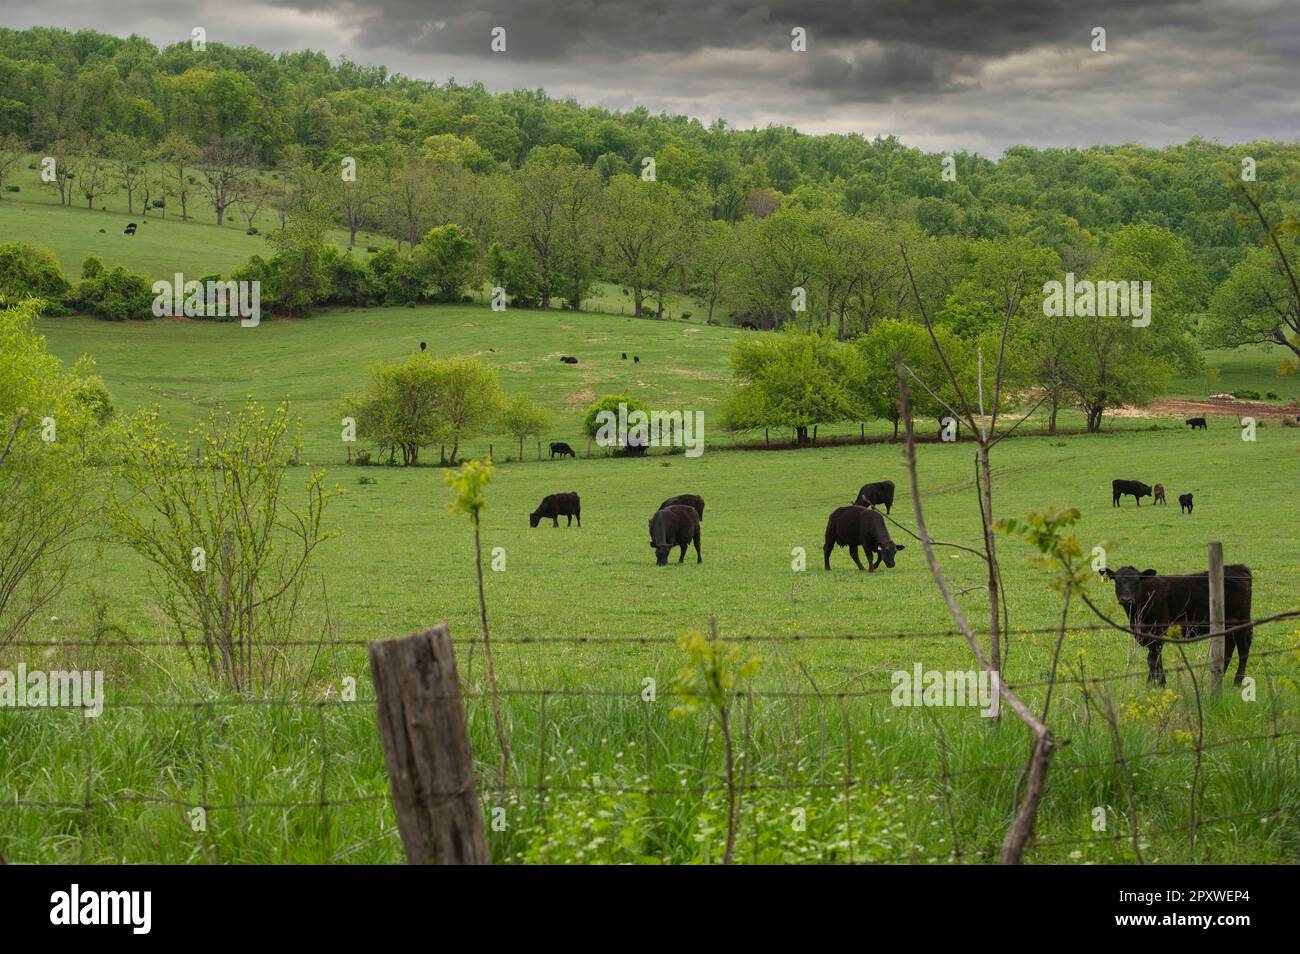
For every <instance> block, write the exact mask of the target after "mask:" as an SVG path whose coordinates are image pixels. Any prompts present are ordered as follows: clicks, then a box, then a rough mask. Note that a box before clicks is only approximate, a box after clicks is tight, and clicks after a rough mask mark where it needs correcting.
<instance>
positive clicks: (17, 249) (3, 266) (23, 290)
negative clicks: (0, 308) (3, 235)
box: [0, 242, 71, 315]
mask: <svg viewBox="0 0 1300 954" xmlns="http://www.w3.org/2000/svg"><path fill="white" fill-rule="evenodd" d="M70 291H71V286H70V285H69V284H68V280H67V279H66V278H64V277H63V272H62V271H60V269H59V263H58V262H57V261H56V260H55V258H54V256H53V255H51V254H50V253H49V252H47V251H45V249H43V248H36V247H35V246H32V245H28V244H26V243H25V242H9V243H7V244H5V245H0V305H14V304H17V303H18V302H20V301H22V300H24V299H26V298H39V299H41V300H42V301H44V302H45V307H44V309H43V310H44V312H45V313H46V314H53V315H57V314H63V313H64V311H65V302H66V299H67V297H68V293H69V292H70Z"/></svg>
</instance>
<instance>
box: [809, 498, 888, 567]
mask: <svg viewBox="0 0 1300 954" xmlns="http://www.w3.org/2000/svg"><path fill="white" fill-rule="evenodd" d="M837 546H841V547H848V548H849V556H851V557H853V562H854V563H856V564H857V565H858V569H859V570H867V571H868V572H871V573H874V572H876V567H878V566H879V565H880V564H881V563H884V564H885V566H887V567H891V568H892V567H893V565H894V554H895V553H896V552H897V551H899V550H902V549H904V547H903V545H902V544H898V545H895V543H894V541H893V540H891V539H890V538H889V531H888V530H886V529H885V518H884V517H882V516H881V515H880V514H879V513H878V512H877V511H875V510H868V509H867V508H866V507H859V506H857V505H856V504H854V505H853V506H851V507H839V508H837V509H835V510H834V511H832V513H831V516H830V519H829V520H827V521H826V542H825V544H824V546H823V547H822V558H823V562H824V563H825V564H826V569H828V570H829V569H830V568H831V551H832V550H834V549H835V548H836V547H837ZM859 547H861V548H862V549H863V550H864V551H865V552H866V554H867V565H866V566H865V567H864V566H863V565H862V561H861V560H859V559H858V548H859Z"/></svg>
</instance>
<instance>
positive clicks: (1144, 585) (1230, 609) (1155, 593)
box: [1101, 563, 1252, 686]
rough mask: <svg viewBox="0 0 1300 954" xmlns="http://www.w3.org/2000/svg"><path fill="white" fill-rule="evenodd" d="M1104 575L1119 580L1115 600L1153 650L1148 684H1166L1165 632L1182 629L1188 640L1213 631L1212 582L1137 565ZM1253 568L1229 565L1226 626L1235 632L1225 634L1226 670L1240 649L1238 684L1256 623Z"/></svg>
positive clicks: (1149, 657)
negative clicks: (1252, 624)
mask: <svg viewBox="0 0 1300 954" xmlns="http://www.w3.org/2000/svg"><path fill="white" fill-rule="evenodd" d="M1101 575H1102V576H1103V577H1104V578H1105V579H1108V580H1113V581H1114V582H1115V599H1116V600H1118V601H1119V604H1120V606H1122V607H1123V608H1124V612H1125V613H1126V614H1127V615H1128V622H1129V628H1130V629H1133V630H1135V631H1136V632H1137V633H1138V634H1139V635H1137V636H1135V637H1134V638H1135V639H1136V640H1137V642H1138V645H1139V646H1142V647H1144V648H1145V649H1146V651H1147V683H1148V684H1150V685H1158V686H1163V685H1164V684H1165V667H1164V661H1163V658H1162V653H1163V651H1164V647H1165V642H1166V640H1165V639H1163V638H1162V637H1164V635H1165V633H1166V632H1168V630H1169V628H1170V627H1171V626H1178V627H1181V629H1182V632H1183V638H1184V639H1193V638H1196V637H1198V636H1204V635H1205V634H1206V633H1208V632H1209V631H1210V580H1209V574H1208V573H1206V572H1201V573H1192V574H1189V575H1187V576H1160V575H1159V574H1158V573H1157V572H1156V571H1155V570H1150V569H1148V570H1143V571H1142V572H1141V573H1139V572H1138V570H1137V568H1136V567H1132V566H1122V567H1120V568H1119V569H1118V570H1114V571H1111V570H1102V571H1101ZM1251 582H1252V580H1251V575H1250V567H1248V566H1245V565H1244V564H1241V563H1233V564H1230V565H1229V566H1225V567H1224V568H1223V617H1224V628H1225V629H1228V630H1232V629H1233V628H1234V627H1237V626H1241V627H1242V628H1241V629H1237V630H1236V631H1235V632H1228V633H1225V635H1224V638H1223V668H1224V670H1225V671H1226V670H1227V668H1228V664H1229V663H1230V662H1231V661H1232V652H1233V650H1234V649H1235V650H1237V675H1236V676H1235V677H1234V679H1233V684H1234V685H1238V686H1240V685H1241V680H1242V679H1243V678H1244V677H1245V675H1246V660H1247V658H1248V657H1249V656H1250V642H1251V636H1252V630H1251V627H1250V626H1249V625H1247V624H1249V623H1250V596H1251Z"/></svg>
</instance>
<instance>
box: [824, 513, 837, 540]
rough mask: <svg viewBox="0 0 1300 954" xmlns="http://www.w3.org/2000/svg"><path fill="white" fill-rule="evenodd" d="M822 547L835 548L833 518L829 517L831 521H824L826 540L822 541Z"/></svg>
mask: <svg viewBox="0 0 1300 954" xmlns="http://www.w3.org/2000/svg"><path fill="white" fill-rule="evenodd" d="M824 545H825V546H826V547H833V546H835V518H834V517H831V519H829V520H827V521H826V540H825V541H824Z"/></svg>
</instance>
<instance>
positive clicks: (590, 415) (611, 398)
mask: <svg viewBox="0 0 1300 954" xmlns="http://www.w3.org/2000/svg"><path fill="white" fill-rule="evenodd" d="M619 404H626V405H627V413H628V416H629V417H630V416H631V415H632V412H633V411H643V412H645V413H646V414H647V415H648V414H649V413H650V412H649V410H648V409H647V408H646V406H645V403H644V402H642V401H638V400H637V399H636V398H634V397H629V396H628V395H626V394H607V395H605V396H604V397H603V398H601V399H600V400H599V401H597V402H596V403H595V404H592V405H591V406H590V407H588V408H587V414H586V416H585V417H584V418H583V421H582V429H583V432H584V433H585V434H586V435H587V436H588V437H595V436H596V434H597V433H598V432H599V431H600V429H601V427H602V424H601V421H600V415H601V412H602V411H609V412H610V413H611V414H613V415H614V417H615V419H617V418H618V406H619Z"/></svg>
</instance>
